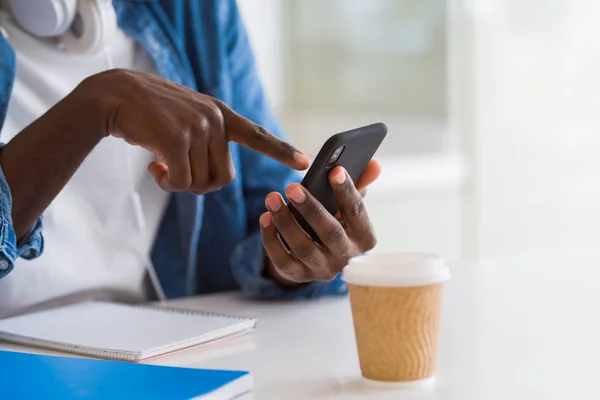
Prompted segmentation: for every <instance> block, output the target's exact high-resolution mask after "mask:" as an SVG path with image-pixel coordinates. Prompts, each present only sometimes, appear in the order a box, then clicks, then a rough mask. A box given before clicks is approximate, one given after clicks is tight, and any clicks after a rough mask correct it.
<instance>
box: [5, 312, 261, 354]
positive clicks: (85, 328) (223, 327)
mask: <svg viewBox="0 0 600 400" xmlns="http://www.w3.org/2000/svg"><path fill="white" fill-rule="evenodd" d="M255 325H256V319H254V318H246V317H234V316H227V315H221V314H214V313H205V312H201V311H192V310H184V309H178V308H171V307H165V306H132V305H125V304H119V303H110V302H86V303H80V304H74V305H70V306H65V307H59V308H55V309H50V310H45V311H40V312H36V313H31V314H25V315H20V316H17V317H11V318H7V319H3V320H0V340H6V341H10V342H15V343H20V344H25V345H29V346H36V347H43V348H47V349H52V350H58V351H64V352H68V353H76V354H82V355H86V356H91V357H98V358H108V359H113V360H123V361H141V360H144V359H147V358H151V357H156V356H159V355H162V354H166V353H170V352H174V351H177V350H181V349H185V348H187V347H192V346H197V345H199V344H203V343H207V342H211V341H214V340H219V339H224V338H227V337H230V336H234V335H238V334H241V333H245V332H248V331H251V330H252V329H253V328H254V327H255Z"/></svg>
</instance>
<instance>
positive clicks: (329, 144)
mask: <svg viewBox="0 0 600 400" xmlns="http://www.w3.org/2000/svg"><path fill="white" fill-rule="evenodd" d="M386 134H387V127H386V126H385V124H383V123H376V124H372V125H367V126H363V127H361V128H356V129H353V130H350V131H346V132H342V133H338V134H336V135H333V136H332V137H330V138H329V139H328V140H327V141H326V142H325V144H324V145H323V147H322V148H321V150H320V151H319V154H318V155H317V158H315V161H314V162H313V164H312V165H311V167H310V169H309V170H308V172H307V174H306V176H305V177H304V179H303V180H302V186H304V187H305V188H306V189H307V190H308V191H309V192H310V193H311V194H312V195H313V196H314V197H315V198H316V199H317V200H318V201H319V202H320V203H321V204H322V205H323V207H325V209H326V210H327V211H329V212H330V213H331V214H332V215H335V214H336V213H337V212H338V209H339V208H338V204H337V201H336V199H335V196H334V194H333V190H332V188H331V185H330V183H329V178H328V176H329V173H330V172H331V170H332V169H333V168H335V167H337V166H341V167H343V168H344V169H346V171H348V174H349V175H350V177H351V178H352V180H353V181H354V182H356V181H358V179H359V178H360V176H361V175H362V173H363V171H364V170H365V168H366V167H367V165H368V164H369V161H371V159H372V158H373V156H374V155H375V152H376V151H377V149H378V148H379V146H380V145H381V142H383V139H384V138H385V135H386ZM288 207H289V209H290V211H291V212H292V215H293V216H294V218H296V220H297V221H298V224H300V226H301V227H302V229H304V231H305V232H306V233H307V234H308V235H309V236H310V237H311V238H312V239H313V240H314V241H315V242H317V243H321V240H320V238H319V237H318V236H317V234H316V233H315V231H314V230H313V229H312V228H311V226H310V225H309V224H308V223H307V222H306V220H305V219H304V218H303V217H302V214H300V213H299V212H298V210H296V208H294V206H293V205H292V204H289V205H288Z"/></svg>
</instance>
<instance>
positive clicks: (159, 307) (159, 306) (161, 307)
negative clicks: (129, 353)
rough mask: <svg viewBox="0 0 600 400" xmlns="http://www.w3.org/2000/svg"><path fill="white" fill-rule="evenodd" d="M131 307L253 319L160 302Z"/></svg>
mask: <svg viewBox="0 0 600 400" xmlns="http://www.w3.org/2000/svg"><path fill="white" fill-rule="evenodd" d="M132 307H136V308H148V309H151V310H158V311H166V312H170V313H175V314H182V315H194V316H198V317H220V318H229V319H237V320H242V321H248V320H252V319H255V318H252V317H244V316H240V315H228V314H221V313H215V312H210V311H201V310H191V309H189V308H179V307H171V306H166V305H162V304H137V305H135V306H132Z"/></svg>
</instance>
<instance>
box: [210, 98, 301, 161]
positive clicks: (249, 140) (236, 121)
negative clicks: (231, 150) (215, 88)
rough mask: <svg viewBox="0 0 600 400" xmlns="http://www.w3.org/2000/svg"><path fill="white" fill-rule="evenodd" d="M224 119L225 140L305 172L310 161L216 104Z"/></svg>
mask: <svg viewBox="0 0 600 400" xmlns="http://www.w3.org/2000/svg"><path fill="white" fill-rule="evenodd" d="M217 104H218V106H219V108H220V109H221V113H222V114H223V118H224V119H225V126H226V129H227V139H228V140H229V141H232V142H236V143H239V144H241V145H242V146H244V147H247V148H249V149H251V150H255V151H258V152H259V153H261V154H263V155H265V156H267V157H269V158H272V159H274V160H277V161H279V162H280V163H283V164H285V165H287V166H289V167H291V168H293V169H297V170H305V169H306V168H308V167H309V165H310V159H309V158H308V157H307V156H305V155H304V154H302V153H301V152H300V151H298V150H297V149H296V148H295V147H294V146H292V145H291V144H289V143H287V142H284V141H283V140H281V139H279V138H278V137H277V136H275V135H273V134H272V133H271V132H269V131H268V130H266V129H265V128H263V127H262V126H260V125H258V124H255V123H254V122H252V121H250V120H249V119H248V118H245V117H243V116H241V115H240V114H238V113H236V112H235V111H233V110H232V109H231V108H229V107H227V105H225V104H223V103H222V102H219V103H217Z"/></svg>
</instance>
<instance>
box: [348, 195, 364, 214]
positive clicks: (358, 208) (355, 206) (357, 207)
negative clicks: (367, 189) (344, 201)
mask: <svg viewBox="0 0 600 400" xmlns="http://www.w3.org/2000/svg"><path fill="white" fill-rule="evenodd" d="M348 211H349V212H350V214H351V215H352V216H359V215H362V214H363V213H364V211H365V202H364V201H363V199H362V197H358V198H356V199H355V200H354V201H353V203H352V207H350V209H349V210H348Z"/></svg>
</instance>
